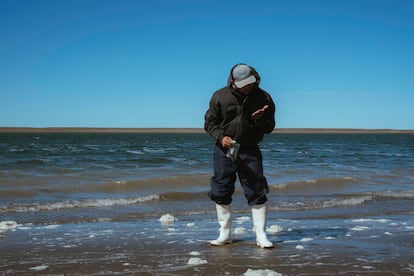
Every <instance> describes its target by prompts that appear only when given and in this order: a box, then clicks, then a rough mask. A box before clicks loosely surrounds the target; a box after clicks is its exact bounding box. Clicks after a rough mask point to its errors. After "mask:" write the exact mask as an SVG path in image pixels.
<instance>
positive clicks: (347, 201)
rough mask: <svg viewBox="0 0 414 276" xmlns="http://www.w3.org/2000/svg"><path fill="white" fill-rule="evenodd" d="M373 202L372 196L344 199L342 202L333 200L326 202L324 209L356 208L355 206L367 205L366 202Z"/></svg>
mask: <svg viewBox="0 0 414 276" xmlns="http://www.w3.org/2000/svg"><path fill="white" fill-rule="evenodd" d="M371 200H373V197H372V196H370V195H367V196H360V197H355V198H348V199H342V200H338V199H332V200H328V201H325V202H324V203H323V207H325V208H332V207H340V206H355V205H361V204H363V203H365V202H366V201H371Z"/></svg>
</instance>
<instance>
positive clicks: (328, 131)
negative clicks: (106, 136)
mask: <svg viewBox="0 0 414 276" xmlns="http://www.w3.org/2000/svg"><path fill="white" fill-rule="evenodd" d="M0 133H205V131H204V129H203V128H105V127H102V128H100V127H39V128H37V127H0ZM313 133H314V134H414V130H400V129H356V128H275V129H274V130H273V132H272V134H313Z"/></svg>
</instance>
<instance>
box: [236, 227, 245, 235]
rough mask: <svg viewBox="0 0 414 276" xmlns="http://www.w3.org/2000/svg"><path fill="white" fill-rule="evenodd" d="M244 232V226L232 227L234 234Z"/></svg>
mask: <svg viewBox="0 0 414 276" xmlns="http://www.w3.org/2000/svg"><path fill="white" fill-rule="evenodd" d="M244 233H246V228H244V227H236V228H234V234H244Z"/></svg>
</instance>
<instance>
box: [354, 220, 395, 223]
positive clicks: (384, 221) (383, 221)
mask: <svg viewBox="0 0 414 276" xmlns="http://www.w3.org/2000/svg"><path fill="white" fill-rule="evenodd" d="M352 221H353V222H380V223H387V222H390V220H389V219H353V220H352Z"/></svg>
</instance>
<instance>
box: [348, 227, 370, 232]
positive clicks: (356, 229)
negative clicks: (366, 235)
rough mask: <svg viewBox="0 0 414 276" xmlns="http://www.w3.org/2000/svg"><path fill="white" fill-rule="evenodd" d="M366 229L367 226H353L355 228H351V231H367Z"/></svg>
mask: <svg viewBox="0 0 414 276" xmlns="http://www.w3.org/2000/svg"><path fill="white" fill-rule="evenodd" d="M368 229H369V227H367V226H355V227H352V228H351V230H352V231H365V230H368Z"/></svg>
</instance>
